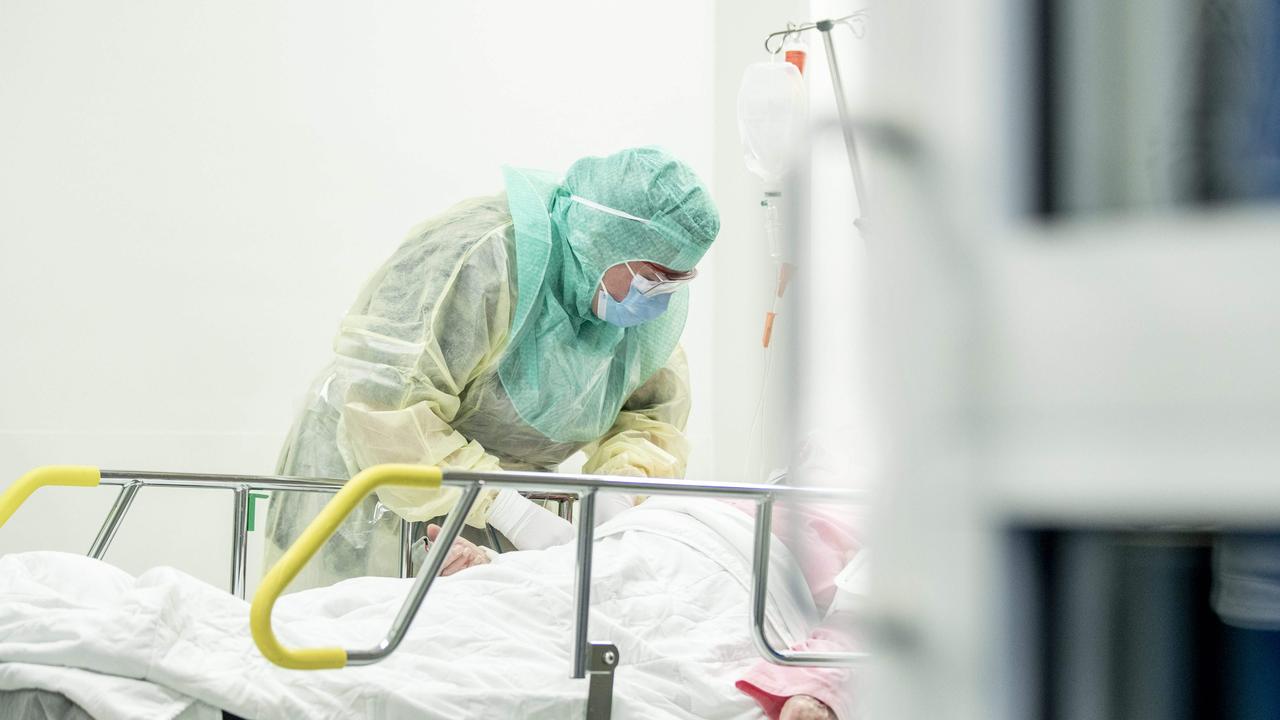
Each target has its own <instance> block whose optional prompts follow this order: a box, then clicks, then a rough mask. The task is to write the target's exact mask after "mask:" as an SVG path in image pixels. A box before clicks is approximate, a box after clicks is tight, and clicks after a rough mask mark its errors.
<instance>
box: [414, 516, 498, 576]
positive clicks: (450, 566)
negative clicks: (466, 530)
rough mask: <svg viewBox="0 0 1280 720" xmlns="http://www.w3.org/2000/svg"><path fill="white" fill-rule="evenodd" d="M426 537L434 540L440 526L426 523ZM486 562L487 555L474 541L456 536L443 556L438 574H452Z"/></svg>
mask: <svg viewBox="0 0 1280 720" xmlns="http://www.w3.org/2000/svg"><path fill="white" fill-rule="evenodd" d="M427 537H428V538H429V539H430V540H431V542H435V541H436V538H437V537H440V526H439V525H428V526H427ZM487 562H489V556H488V555H486V554H485V553H484V551H483V550H481V549H480V548H479V547H477V546H476V544H475V543H473V542H471V541H470V540H467V539H465V538H458V539H457V540H454V541H453V547H451V548H449V553H448V554H447V555H445V556H444V563H443V564H442V565H441V566H440V574H441V575H452V574H454V573H456V572H458V571H460V570H466V569H467V568H469V567H471V566H473V565H484V564H485V563H487Z"/></svg>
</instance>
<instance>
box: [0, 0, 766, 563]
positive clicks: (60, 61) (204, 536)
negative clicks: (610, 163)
mask: <svg viewBox="0 0 1280 720" xmlns="http://www.w3.org/2000/svg"><path fill="white" fill-rule="evenodd" d="M374 7H375V6H369V5H365V4H362V3H354V2H348V3H333V2H324V3H316V2H274V3H261V2H249V1H247V0H237V1H225V0H220V1H218V2H199V3H196V2H182V3H172V2H163V1H161V0H150V1H145V2H135V1H128V2H126V1H124V0H109V1H103V2H87V1H86V2H75V3H73V2H49V1H47V0H0V320H2V321H3V327H4V328H5V333H6V342H5V344H4V350H5V352H4V353H3V354H0V397H3V403H2V404H0V486H2V485H3V484H6V483H7V482H8V481H9V479H11V478H13V477H16V476H17V475H18V474H19V473H20V472H21V471H22V470H24V469H26V468H30V467H32V466H35V465H39V464H44V463H68V462H70V463H91V464H98V465H102V466H106V467H126V468H158V469H183V470H191V471H207V472H232V471H235V472H247V473H264V472H270V471H271V470H272V469H273V466H274V462H275V455H276V452H277V449H278V446H279V444H280V442H281V440H282V438H283V436H284V434H285V432H286V430H287V428H288V426H289V423H290V421H291V419H292V416H293V413H294V409H295V407H296V406H297V405H298V403H299V402H300V397H301V394H302V392H303V390H304V389H305V387H306V385H307V383H308V382H309V380H310V378H311V377H312V375H313V374H314V373H315V372H317V371H318V369H319V368H320V367H321V365H322V363H323V362H324V360H325V358H326V356H327V354H328V352H329V350H328V347H329V341H330V339H331V337H332V335H333V332H334V330H335V327H336V323H337V320H338V318H339V317H340V316H341V314H342V313H343V312H344V310H345V308H346V306H347V304H348V303H349V302H350V300H351V299H352V297H353V296H354V293H355V292H356V290H357V288H358V286H359V285H360V284H361V282H362V281H363V280H364V279H365V277H366V276H367V274H368V273H369V272H370V271H372V270H373V269H374V268H375V267H376V266H377V265H378V264H379V263H380V261H381V260H382V259H383V258H384V257H385V256H386V254H387V253H389V252H390V251H391V249H392V248H394V247H395V245H396V244H397V243H398V242H399V240H400V238H401V237H402V235H403V233H404V232H405V230H406V229H408V228H409V227H410V226H411V225H413V224H415V223H416V222H418V221H420V220H422V219H424V218H426V217H428V216H430V215H431V214H433V213H435V212H437V211H439V210H441V209H443V208H444V207H446V206H447V205H449V204H451V203H452V202H454V201H456V200H459V199H462V198H465V197H467V196H470V195H474V194H479V193H489V192H495V191H497V190H499V189H500V188H501V179H500V174H499V166H500V165H501V164H502V163H512V164H516V165H526V166H535V167H547V168H563V167H565V166H567V165H568V164H569V163H570V162H571V161H572V160H573V159H575V158H577V157H579V156H581V155H583V154H588V153H604V152H608V151H611V150H614V149H617V148H620V147H623V146H626V145H631V144H646V143H657V144H662V145H665V146H666V147H668V148H670V149H671V150H673V151H674V152H675V153H677V154H678V155H680V156H681V157H683V158H685V159H686V160H687V161H688V162H690V163H691V164H692V165H693V166H694V167H695V168H696V169H698V170H699V172H701V173H702V174H703V175H704V178H708V179H715V180H717V181H719V180H720V179H722V177H723V176H722V174H721V173H720V172H719V168H720V166H719V164H718V161H717V162H713V133H714V137H716V138H719V137H720V136H722V135H723V134H724V132H725V128H724V127H723V126H724V123H723V122H719V124H718V125H716V126H713V123H712V112H713V103H714V107H719V106H720V105H721V104H722V101H723V99H724V98H723V97H722V96H721V95H720V94H715V95H713V93H712V83H713V80H718V79H719V77H718V76H717V75H713V67H714V65H713V49H714V47H713V43H712V42H710V39H711V38H712V36H713V22H717V21H723V18H717V17H716V16H715V15H714V13H713V7H712V5H711V3H710V0H707V1H705V2H694V3H690V2H681V1H680V0H659V1H657V2H649V3H644V4H640V5H637V4H634V3H622V2H588V1H586V0H580V1H577V2H558V3H522V2H516V1H515V0H510V1H508V2H487V3H464V2H458V3H449V4H447V5H446V4H442V3H420V2H395V3H379V4H377V5H376V11H375V10H374V9H373V8H374ZM721 12H723V10H722V11H721ZM755 35H756V33H754V32H751V33H748V36H750V38H751V39H750V42H751V43H758V39H757V38H755ZM734 42H735V43H736V42H737V40H734ZM735 87H736V86H735ZM735 91H736V89H735ZM721 120H723V118H721ZM716 147H717V148H718V147H719V145H716ZM717 195H718V196H719V197H720V198H721V200H722V202H723V201H724V199H725V197H726V196H725V193H724V192H723V191H722V189H721V188H719V187H717ZM744 202H750V200H749V199H744ZM726 215H727V216H728V220H727V222H726V227H727V230H728V231H729V232H728V233H726V237H728V236H729V235H730V234H731V233H733V232H734V231H735V230H736V229H737V228H739V227H740V225H739V223H738V221H737V219H736V218H735V217H733V216H732V210H731V211H730V212H727V213H726ZM731 242H741V241H739V240H737V239H736V238H734V239H732V240H731ZM725 259H727V258H722V260H725ZM708 265H709V267H708V268H707V270H706V272H705V273H704V281H703V282H700V283H698V284H697V285H696V286H695V290H694V293H695V297H694V301H693V302H694V310H693V312H692V314H691V318H690V323H689V327H688V330H687V331H686V347H687V350H688V352H689V357H690V364H691V367H692V371H693V375H694V377H693V380H694V388H695V391H694V392H695V398H694V401H695V409H694V416H693V418H692V419H691V427H690V435H691V436H692V440H693V442H694V444H695V447H697V448H710V447H712V432H711V428H712V425H713V423H714V422H715V421H716V418H717V415H716V413H714V412H713V411H712V408H713V407H716V408H717V411H718V406H717V405H716V404H715V403H714V402H713V397H715V393H716V392H717V389H718V388H720V387H721V386H722V385H723V383H722V382H720V381H719V380H717V379H715V378H714V377H713V373H712V371H711V368H712V361H713V354H712V347H713V346H715V345H716V344H717V343H718V342H719V341H720V340H722V339H724V338H723V335H722V334H721V333H720V332H719V331H718V330H713V329H712V328H713V323H712V317H713V312H712V302H713V300H714V299H715V297H714V293H715V290H714V288H715V283H716V276H717V275H718V274H719V272H720V271H719V268H720V267H721V265H711V264H708ZM690 471H691V474H693V475H695V476H703V475H710V474H712V473H713V472H714V469H713V459H712V456H711V453H709V452H705V451H703V452H698V453H697V454H695V456H694V458H693V460H692V465H691V470H690ZM109 502H110V494H109V493H107V492H106V491H98V492H97V494H93V493H86V492H75V491H57V490H49V491H42V492H41V493H40V494H38V495H37V497H35V498H34V499H33V500H32V501H31V503H30V504H29V506H28V507H27V508H26V509H25V510H24V511H23V512H21V513H19V515H18V516H16V517H15V518H14V519H13V520H12V521H11V522H10V524H9V525H8V526H6V527H5V528H3V529H0V552H9V551H16V550H25V549H34V548H45V549H60V550H68V551H76V552H83V550H84V549H85V548H86V547H87V545H88V543H89V541H90V540H91V538H92V536H93V534H94V531H95V530H96V524H97V520H98V517H99V516H100V512H101V511H102V510H104V509H105V507H106V506H107V504H109ZM229 530H230V513H229V509H228V507H227V504H226V502H225V501H224V500H223V499H221V498H220V497H219V496H216V495H215V496H212V497H210V496H208V495H207V494H202V495H194V496H193V495H190V494H181V495H179V494H176V493H173V492H170V493H162V492H158V491H157V492H144V493H143V495H142V497H141V499H140V500H139V504H138V505H136V506H135V510H134V513H133V515H132V522H131V523H129V524H127V525H126V527H125V528H124V530H123V531H122V532H121V534H120V536H119V538H118V540H117V541H116V545H115V546H114V548H113V550H112V553H111V554H110V555H109V556H108V559H109V560H111V561H112V562H113V563H115V564H118V565H120V566H122V567H124V568H125V569H126V570H130V571H135V572H136V571H140V570H142V569H144V568H146V567H149V566H152V565H157V564H171V565H177V566H178V567H181V568H183V569H185V570H188V571H190V572H193V573H195V574H196V575H197V576H199V577H202V578H204V579H206V580H208V581H210V582H214V583H219V584H223V583H225V578H226V565H225V562H226V558H227V552H228V550H227V548H228V542H227V539H226V537H227V533H228V532H229ZM252 556H256V553H253V552H251V557H252Z"/></svg>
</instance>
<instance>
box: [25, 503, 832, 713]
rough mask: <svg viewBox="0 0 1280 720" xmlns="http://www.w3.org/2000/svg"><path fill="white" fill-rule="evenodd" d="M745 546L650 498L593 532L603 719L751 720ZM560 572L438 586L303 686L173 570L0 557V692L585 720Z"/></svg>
mask: <svg viewBox="0 0 1280 720" xmlns="http://www.w3.org/2000/svg"><path fill="white" fill-rule="evenodd" d="M751 535H752V532H751V523H750V520H749V518H747V516H746V515H745V514H743V513H741V512H740V511H738V510H736V509H733V508H731V507H729V506H727V505H726V504H724V503H720V502H717V501H713V500H674V499H662V498H656V499H653V500H650V501H649V502H647V503H645V504H644V505H642V506H640V507H638V508H636V509H634V510H631V511H628V512H626V513H623V514H622V515H620V516H619V517H618V518H615V519H614V520H613V521H612V522H610V523H609V524H608V525H606V526H602V527H601V528H600V529H599V530H598V532H597V538H598V539H597V542H596V546H595V569H594V573H593V579H592V601H593V602H592V609H591V632H590V635H589V637H590V638H591V639H592V640H593V641H609V642H613V643H615V644H617V645H618V647H619V650H620V653H621V660H622V665H621V667H620V668H619V669H618V671H617V676H616V679H615V688H614V712H615V717H617V718H622V719H625V718H706V719H716V718H723V719H725V720H729V719H731V718H734V719H736V718H758V717H761V714H760V712H759V710H758V709H757V707H756V706H755V704H754V703H753V702H752V701H751V700H749V699H748V698H747V697H746V696H744V695H742V694H741V693H739V692H738V691H737V690H736V689H735V688H734V686H733V683H734V681H735V680H736V679H737V678H738V677H739V676H740V675H741V673H742V672H743V671H744V670H746V669H747V668H748V667H750V665H751V664H753V663H754V662H756V661H757V659H758V657H757V655H756V653H755V650H754V649H753V646H752V644H751V642H750V640H749V637H748V633H747V628H748V610H749V608H748V599H747V592H746V588H747V584H748V579H749V567H750V564H749V558H750V552H751ZM774 548H775V550H774V556H775V557H774V563H773V567H774V571H773V572H774V573H775V574H777V575H778V578H777V580H776V581H775V582H772V583H771V587H770V595H771V602H770V605H771V611H770V616H769V625H770V630H771V634H773V635H776V636H777V637H778V638H779V639H780V641H781V642H783V643H787V644H790V643H794V642H798V641H799V640H800V639H802V638H804V637H805V636H807V634H808V632H809V630H810V628H811V627H812V626H813V625H814V624H815V623H816V621H817V612H816V610H815V609H814V607H813V604H812V601H811V600H810V599H809V597H808V595H807V594H806V593H805V592H803V591H802V588H803V582H802V581H799V580H798V573H795V572H794V563H792V562H791V561H790V559H789V554H788V553H787V552H786V549H785V548H784V547H782V546H781V544H780V543H774ZM573 569H574V547H573V545H572V544H570V545H566V546H562V547H558V548H552V549H549V550H544V551H537V552H524V553H512V554H507V555H503V556H500V557H499V558H498V559H497V560H495V561H494V562H493V563H491V564H489V565H485V566H480V567H476V568H471V569H468V570H466V571H464V572H463V573H460V574H458V575H455V576H451V577H447V578H440V579H438V580H437V581H436V584H435V586H434V587H433V588H432V590H431V593H430V595H429V596H428V598H427V601H426V603H425V604H424V606H423V608H422V611H421V612H420V614H419V616H418V619H417V620H416V621H415V623H414V625H413V627H412V629H411V630H410V632H409V635H408V637H407V638H406V640H405V642H404V644H403V645H402V646H401V648H400V649H399V650H398V651H397V652H396V653H395V654H394V655H393V656H392V657H391V658H389V659H388V660H386V661H384V662H382V663H379V664H377V665H374V666H370V667H359V668H347V669H343V670H325V671H310V672H308V671H291V670H284V669H281V668H277V667H275V666H272V665H271V664H269V663H268V662H267V661H266V660H265V659H264V658H262V656H261V655H260V654H259V653H258V652H257V649H256V648H255V647H254V645H253V643H252V640H251V639H250V637H249V631H248V625H247V623H248V605H247V604H246V603H244V602H243V601H240V600H238V599H236V598H234V597H232V596H231V595H229V594H227V593H226V592H224V591H222V590H220V589H217V588H214V587H211V586H209V585H206V584H204V583H202V582H200V581H198V580H196V579H194V578H192V577H190V576H188V575H185V574H184V573H181V572H179V571H177V570H174V569H171V568H157V569H154V570H151V571H149V572H146V573H144V574H143V575H141V576H139V577H137V578H134V577H132V576H130V575H128V574H127V573H124V572H123V571H121V570H118V569H116V568H113V567H111V566H110V565H107V564H105V563H102V562H98V561H94V560H90V559H88V558H85V557H82V556H78V555H68V554H63V553H47V552H45V553H39V552H38V553H24V554H18V555H10V556H6V557H3V558H0V661H3V662H5V663H23V664H25V665H22V666H19V665H8V664H6V665H4V666H0V667H7V668H17V669H16V670H9V672H8V673H7V674H5V673H3V672H0V685H14V684H15V683H18V684H22V683H25V684H27V686H29V687H36V688H40V689H48V690H52V691H56V692H63V693H64V694H68V696H70V697H72V699H76V700H77V702H79V700H78V699H77V698H76V697H75V696H74V695H72V694H71V693H70V692H68V690H70V689H72V688H74V687H75V686H76V684H77V683H79V684H81V686H82V687H85V688H89V687H91V688H92V691H91V693H92V696H93V701H92V702H93V704H92V709H91V712H95V714H98V715H100V716H101V717H103V718H109V719H110V718H116V717H121V718H123V717H128V718H144V719H145V718H157V719H161V720H172V718H174V717H176V716H177V715H181V714H182V713H188V712H189V713H193V715H192V716H191V717H195V718H200V720H203V718H201V716H200V713H201V712H203V709H204V708H205V707H207V708H221V709H225V710H228V711H230V712H232V713H235V714H237V715H240V716H243V717H245V718H252V719H253V720H274V719H277V718H278V719H280V720H284V719H286V718H297V717H312V718H349V717H369V718H387V719H394V718H406V719H408V718H414V719H421V718H441V719H444V718H449V719H451V720H452V719H455V718H468V717H477V718H478V717H512V718H514V717H520V718H557V719H559V718H568V717H580V716H581V714H582V712H583V710H584V708H585V695H586V683H585V682H584V681H581V680H572V679H571V678H569V658H570V644H571V638H572V635H573V628H572V625H573V621H572V608H573V598H572V590H573ZM410 582H412V581H410V580H398V579H389V578H359V579H355V580H349V581H346V582H343V583H338V584H337V585H334V586H332V587H328V588H320V589H316V590H310V591H306V592H301V593H296V594H293V595H287V596H285V597H283V598H281V600H280V601H279V603H278V604H277V606H276V611H275V628H276V632H277V634H278V635H279V636H280V637H281V639H282V640H283V641H284V642H285V643H286V644H289V645H293V646H331V645H340V646H343V647H348V648H360V647H367V646H369V645H372V644H373V643H374V642H376V641H377V640H378V639H379V638H380V637H381V636H382V634H383V633H384V632H385V631H386V629H387V628H388V627H389V625H390V623H391V620H392V618H393V617H394V615H395V613H396V610H397V609H398V608H399V606H400V603H401V601H402V600H403V597H404V595H405V593H406V592H407V590H408V586H409V583H410ZM68 673H70V674H68ZM6 678H7V680H6ZM18 678H20V679H18ZM82 695H83V693H82ZM193 708H194V709H193ZM87 709H89V708H87ZM184 720H185V716H184Z"/></svg>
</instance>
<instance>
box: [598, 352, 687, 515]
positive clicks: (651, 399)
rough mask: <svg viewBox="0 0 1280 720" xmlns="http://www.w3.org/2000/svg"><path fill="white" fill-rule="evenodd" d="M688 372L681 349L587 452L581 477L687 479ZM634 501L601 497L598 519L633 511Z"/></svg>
mask: <svg viewBox="0 0 1280 720" xmlns="http://www.w3.org/2000/svg"><path fill="white" fill-rule="evenodd" d="M690 405H691V401H690V396H689V366H688V363H687V362H686V361H685V356H684V350H683V349H681V348H680V347H679V346H677V347H676V349H675V352H673V353H671V358H670V359H669V360H667V364H666V365H665V366H664V367H663V368H661V369H660V370H658V372H656V373H654V374H653V377H651V378H649V380H648V381H646V382H645V383H644V384H643V385H641V386H640V387H639V388H638V389H637V390H636V391H635V392H634V393H632V394H631V397H629V398H627V401H626V402H625V403H624V404H623V406H622V411H621V412H620V413H618V419H617V420H615V421H614V423H613V427H611V428H609V431H608V432H607V433H605V434H604V436H603V437H601V438H600V439H599V440H597V441H596V442H594V443H592V444H590V445H588V446H587V447H585V448H583V451H584V452H586V454H587V461H586V463H585V464H584V465H583V466H582V471H583V472H585V473H588V474H593V475H623V476H631V477H663V478H680V477H684V471H685V465H686V463H687V462H688V460H689V441H688V440H686V439H685V436H684V427H685V423H686V422H687V421H688V419H689V408H690ZM632 501H633V498H632V497H631V496H626V495H616V494H615V495H610V494H602V495H601V496H600V498H599V500H598V507H597V509H596V516H597V519H599V520H600V521H601V522H603V521H604V520H607V519H609V518H610V517H613V516H614V515H616V514H617V513H618V512H620V511H622V510H624V509H626V508H627V507H630V505H631V504H632Z"/></svg>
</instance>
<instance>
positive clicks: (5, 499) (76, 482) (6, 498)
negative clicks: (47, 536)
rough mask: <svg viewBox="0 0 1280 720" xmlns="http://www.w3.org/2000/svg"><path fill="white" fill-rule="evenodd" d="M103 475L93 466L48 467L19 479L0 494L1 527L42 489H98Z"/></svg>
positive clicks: (33, 471)
mask: <svg viewBox="0 0 1280 720" xmlns="http://www.w3.org/2000/svg"><path fill="white" fill-rule="evenodd" d="M100 479H101V475H100V473H99V472H98V468H96V467H93V466H91V465H46V466H44V467H38V468H36V469H35V470H32V471H31V472H29V473H27V474H26V475H23V476H22V477H20V478H18V481H17V482H15V483H14V484H12V485H10V486H9V487H8V488H7V489H6V490H5V491H4V492H3V493H0V527H4V524H5V523H7V522H9V518H11V517H13V514H14V513H15V512H17V511H18V508H19V507H21V506H22V503H24V502H26V501H27V498H29V497H31V493H34V492H35V491H36V490H39V489H40V488H42V487H49V486H53V485H61V486H63V487H97V486H98V481H99V480H100Z"/></svg>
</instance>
